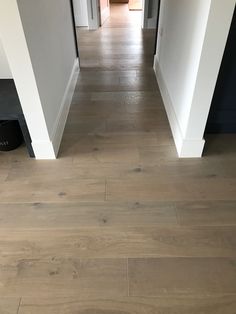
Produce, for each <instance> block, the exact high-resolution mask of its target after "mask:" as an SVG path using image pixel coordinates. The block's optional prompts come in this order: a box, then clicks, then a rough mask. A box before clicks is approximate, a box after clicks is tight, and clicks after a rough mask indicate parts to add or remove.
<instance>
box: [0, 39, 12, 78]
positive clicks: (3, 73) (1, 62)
mask: <svg viewBox="0 0 236 314" xmlns="http://www.w3.org/2000/svg"><path fill="white" fill-rule="evenodd" d="M10 78H12V74H11V70H10V67H9V64H8V61H7V57H6V54H5V51H4V49H3V45H2V41H1V39H0V79H10Z"/></svg>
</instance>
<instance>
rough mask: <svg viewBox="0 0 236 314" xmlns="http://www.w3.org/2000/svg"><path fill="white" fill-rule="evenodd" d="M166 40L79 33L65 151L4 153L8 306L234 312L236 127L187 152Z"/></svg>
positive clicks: (2, 223) (8, 311) (122, 24)
mask: <svg viewBox="0 0 236 314" xmlns="http://www.w3.org/2000/svg"><path fill="white" fill-rule="evenodd" d="M154 37H155V32H154V31H152V30H151V31H141V28H140V12H129V10H128V7H127V5H118V4H117V5H114V6H112V7H111V17H110V18H109V19H108V20H107V21H106V23H105V24H104V27H103V28H102V29H99V30H98V31H88V30H86V29H78V44H79V50H80V59H81V71H80V75H79V79H78V82H77V85H76V90H75V94H74V97H73V101H72V105H71V109H70V113H69V117H68V121H67V124H66V128H65V133H64V136H63V140H62V144H61V148H60V152H59V158H58V160H55V161H36V160H30V159H29V158H28V156H27V153H26V149H25V147H23V146H22V147H20V148H19V149H18V150H16V151H13V152H9V153H0V314H42V313H43V314H222V313H224V314H236V240H235V239H236V166H235V159H236V145H235V143H236V136H235V135H233V134H232V135H220V136H214V135H211V136H207V137H206V143H207V144H206V148H205V152H204V157H203V158H202V159H178V157H177V154H176V150H175V146H174V142H173V138H172V135H171V131H170V127H169V124H168V120H167V116H166V113H165V109H164V106H163V102H162V99H161V95H160V91H159V89H158V86H157V83H156V79H155V75H154V72H153V68H152V63H153V54H154V42H155V38H154Z"/></svg>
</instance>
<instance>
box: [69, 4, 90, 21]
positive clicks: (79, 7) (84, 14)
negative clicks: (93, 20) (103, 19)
mask: <svg viewBox="0 0 236 314" xmlns="http://www.w3.org/2000/svg"><path fill="white" fill-rule="evenodd" d="M73 4H74V12H75V24H76V26H78V27H81V26H83V27H85V26H88V6H87V0H73Z"/></svg>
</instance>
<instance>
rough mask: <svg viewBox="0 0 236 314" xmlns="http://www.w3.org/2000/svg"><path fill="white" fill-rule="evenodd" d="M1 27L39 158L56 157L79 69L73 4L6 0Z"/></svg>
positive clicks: (53, 0) (61, 0)
mask: <svg viewBox="0 0 236 314" xmlns="http://www.w3.org/2000/svg"><path fill="white" fill-rule="evenodd" d="M0 29H1V32H2V40H3V45H4V48H5V51H6V54H7V57H8V61H9V64H10V67H11V70H12V74H13V78H14V80H15V84H16V88H17V91H18V95H19V98H20V101H21V105H22V109H23V112H24V115H25V118H26V122H27V125H28V128H29V131H30V135H31V138H32V145H33V149H34V152H35V155H36V158H38V159H51V158H55V157H56V154H57V152H58V149H59V144H60V141H61V136H62V133H63V130H64V125H65V122H66V118H67V114H68V110H69V105H70V100H71V97H72V91H73V88H74V86H75V80H74V78H75V77H76V70H77V67H78V60H77V57H76V52H75V42H74V37H73V28H72V16H71V10H70V2H69V0H50V1H48V0H40V1H39V0H18V1H17V0H1V2H0Z"/></svg>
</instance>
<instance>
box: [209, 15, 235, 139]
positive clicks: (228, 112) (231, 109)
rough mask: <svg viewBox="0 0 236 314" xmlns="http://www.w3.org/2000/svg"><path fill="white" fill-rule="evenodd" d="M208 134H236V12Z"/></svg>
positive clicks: (212, 107)
mask: <svg viewBox="0 0 236 314" xmlns="http://www.w3.org/2000/svg"><path fill="white" fill-rule="evenodd" d="M206 133H236V10H235V11H234V16H233V20H232V24H231V29H230V33H229V37H228V41H227V45H226V48H225V53H224V57H223V60H222V64H221V69H220V72H219V76H218V80H217V84H216V88H215V92H214V96H213V100H212V105H211V110H210V114H209V117H208V122H207V126H206Z"/></svg>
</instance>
